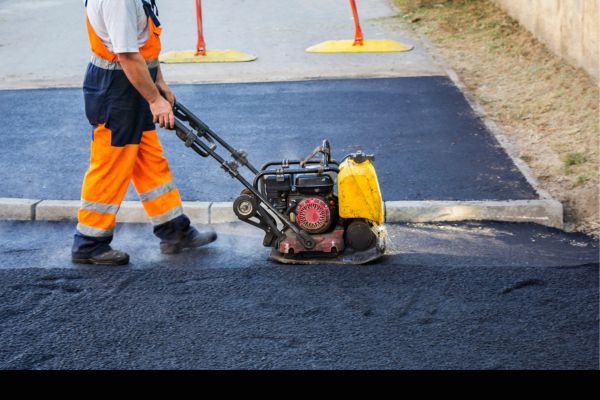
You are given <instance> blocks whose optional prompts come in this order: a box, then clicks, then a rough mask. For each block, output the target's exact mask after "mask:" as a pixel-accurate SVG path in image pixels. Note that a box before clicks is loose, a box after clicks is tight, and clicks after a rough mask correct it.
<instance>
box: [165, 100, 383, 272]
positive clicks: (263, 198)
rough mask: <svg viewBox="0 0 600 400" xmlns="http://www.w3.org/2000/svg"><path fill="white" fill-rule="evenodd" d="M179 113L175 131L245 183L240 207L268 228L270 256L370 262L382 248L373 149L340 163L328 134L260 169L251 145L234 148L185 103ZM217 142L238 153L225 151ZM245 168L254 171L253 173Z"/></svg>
mask: <svg viewBox="0 0 600 400" xmlns="http://www.w3.org/2000/svg"><path fill="white" fill-rule="evenodd" d="M173 112H174V114H175V132H176V134H177V136H178V137H179V138H180V139H181V140H182V141H184V142H185V145H186V146H187V147H190V148H191V149H192V150H194V151H195V152H196V153H198V154H199V155H201V156H202V157H209V156H210V157H212V158H214V159H215V160H216V161H217V162H218V163H219V164H221V167H222V168H223V169H224V170H225V171H226V172H227V173H229V175H231V177H232V178H235V179H237V180H238V181H239V182H240V183H241V184H242V185H243V186H244V189H243V190H242V192H241V193H240V195H239V196H238V197H237V198H236V199H235V201H234V202H233V212H234V213H235V215H236V216H237V217H238V218H239V219H240V220H242V221H244V222H246V223H248V224H250V225H253V226H255V227H257V228H260V229H262V230H263V231H264V232H265V236H264V239H263V245H264V246H266V247H271V248H272V250H271V255H270V257H269V258H270V259H271V260H274V261H277V262H280V263H286V264H318V263H341V264H364V263H367V262H369V261H373V260H376V259H378V258H380V257H381V256H382V255H383V253H384V251H385V228H384V226H383V220H384V209H383V201H382V197H381V191H380V189H379V183H378V181H377V175H376V173H375V168H374V167H373V164H372V161H373V159H374V157H373V156H372V155H367V154H364V153H362V152H361V151H358V152H356V153H353V154H349V155H348V156H346V157H345V158H344V159H343V160H342V162H341V163H340V162H338V161H336V160H334V159H332V158H331V147H330V144H329V142H328V141H327V140H324V141H323V143H322V144H321V145H320V146H318V147H317V148H316V149H314V150H313V151H312V152H311V153H310V154H309V155H308V156H307V157H306V158H304V159H303V160H282V161H269V162H267V163H265V164H264V165H263V166H262V168H260V169H257V168H256V167H254V165H252V164H251V163H250V162H249V161H248V157H247V154H246V152H244V151H238V150H236V149H234V148H233V147H231V146H230V145H229V144H228V143H227V142H225V141H224V140H223V139H222V138H221V137H220V136H218V135H217V134H216V133H215V132H213V131H212V130H211V129H210V128H209V127H208V126H207V125H206V124H205V123H204V122H202V121H201V120H200V119H199V118H198V117H196V116H195V115H194V114H193V113H192V112H190V111H189V110H188V109H187V108H186V107H184V106H183V105H182V104H181V103H176V104H175V105H174V107H173ZM218 145H221V146H222V147H223V148H225V149H226V150H227V151H228V152H229V153H230V154H231V157H232V158H233V159H232V160H230V161H227V160H225V159H224V158H223V157H221V156H220V155H219V154H218V153H217V151H216V150H217V147H218ZM241 167H245V168H247V169H248V170H249V171H250V172H251V173H252V174H253V175H254V177H253V178H252V179H251V180H248V179H246V178H245V177H244V176H243V175H242V174H241V173H240V169H241ZM336 184H337V185H336Z"/></svg>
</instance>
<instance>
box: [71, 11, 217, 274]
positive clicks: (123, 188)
mask: <svg viewBox="0 0 600 400" xmlns="http://www.w3.org/2000/svg"><path fill="white" fill-rule="evenodd" d="M85 11H86V24H87V31H88V37H89V41H90V46H91V50H92V58H91V61H90V63H89V64H88V67H87V71H86V74H85V79H84V83H83V93H84V100H85V113H86V116H87V119H88V120H89V122H90V124H91V125H92V127H93V129H92V139H91V146H90V150H91V156H90V164H89V168H88V170H87V172H86V174H85V177H84V179H83V185H82V190H81V207H80V209H79V212H78V215H77V217H78V224H77V229H76V232H75V238H74V243H73V248H72V261H73V262H74V263H84V264H96V265H124V264H127V263H128V262H129V255H128V254H127V253H125V252H123V251H119V250H115V249H112V248H111V246H110V242H111V241H112V238H113V232H114V229H115V222H116V215H117V211H118V210H119V207H120V205H121V202H122V201H123V198H124V197H125V194H126V193H127V188H128V187H129V182H130V181H133V185H134V187H135V189H136V191H137V193H138V195H139V198H140V200H141V202H142V205H143V206H144V209H145V211H146V213H147V214H148V216H149V217H150V220H151V221H152V223H153V225H154V234H155V235H156V236H158V238H159V239H160V250H161V252H162V253H166V254H173V253H177V252H180V251H181V250H184V249H187V248H195V247H200V246H203V245H205V244H208V243H210V242H212V241H214V240H216V238H217V235H216V233H215V232H214V231H212V230H205V231H203V232H199V231H198V230H196V229H195V228H194V227H193V226H191V225H190V219H189V218H188V217H187V216H186V215H185V214H184V213H183V210H182V207H181V198H180V195H179V191H178V190H177V186H176V185H175V183H174V181H173V176H172V174H171V171H170V169H169V164H168V162H167V159H166V158H165V157H164V155H163V149H162V146H161V144H160V142H159V140H158V135H157V132H156V126H155V124H156V123H158V124H159V126H160V127H161V128H167V129H173V128H174V124H175V121H174V115H173V108H172V107H173V104H174V103H175V95H174V94H173V92H172V91H171V89H170V88H169V86H168V85H167V84H166V82H165V79H164V77H163V74H162V72H161V70H160V64H159V62H158V55H159V53H160V33H161V30H162V27H161V26H160V22H159V21H158V18H157V15H158V10H157V8H156V4H155V1H154V0H150V1H149V2H148V1H146V0H86V1H85Z"/></svg>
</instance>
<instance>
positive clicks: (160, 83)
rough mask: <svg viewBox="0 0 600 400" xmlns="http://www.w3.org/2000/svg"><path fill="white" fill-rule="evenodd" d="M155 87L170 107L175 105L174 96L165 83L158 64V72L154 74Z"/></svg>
mask: <svg viewBox="0 0 600 400" xmlns="http://www.w3.org/2000/svg"><path fill="white" fill-rule="evenodd" d="M156 87H157V88H158V91H159V92H160V94H162V96H163V97H164V98H165V99H167V101H168V102H169V103H171V106H173V105H175V95H174V94H173V92H172V91H171V88H169V85H167V82H165V78H164V77H163V74H162V71H161V69H160V64H158V72H157V73H156Z"/></svg>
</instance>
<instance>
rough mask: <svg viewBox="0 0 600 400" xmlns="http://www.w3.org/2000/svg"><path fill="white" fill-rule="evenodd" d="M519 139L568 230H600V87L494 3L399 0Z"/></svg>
mask: <svg viewBox="0 0 600 400" xmlns="http://www.w3.org/2000/svg"><path fill="white" fill-rule="evenodd" d="M394 1H395V3H396V5H397V6H398V8H399V9H400V14H399V15H398V16H397V18H399V19H401V20H403V21H405V22H406V25H408V26H409V28H410V29H411V30H413V31H415V32H416V33H418V34H420V35H423V36H426V37H427V38H429V40H430V41H431V42H432V43H433V44H434V46H435V47H436V48H437V50H438V51H439V53H440V55H441V56H442V57H443V59H444V60H445V61H446V62H447V63H448V64H449V65H450V67H451V68H452V69H454V70H455V71H456V73H457V74H458V75H459V77H460V79H461V81H462V82H463V83H464V84H465V86H466V87H467V89H468V90H469V92H470V93H471V95H473V96H474V97H475V98H476V99H477V101H478V102H479V104H480V105H481V106H482V107H483V109H484V110H485V112H486V114H487V116H488V117H489V118H490V119H492V120H493V121H494V122H495V123H496V124H497V125H498V126H499V127H500V128H501V129H502V131H503V132H504V133H505V135H506V136H507V137H508V138H509V139H510V140H511V141H512V142H513V144H514V145H515V146H516V148H517V149H518V152H519V156H520V158H521V159H522V160H523V161H525V162H526V163H527V164H528V165H529V167H530V168H531V170H532V172H533V174H534V175H535V177H536V178H537V180H538V181H539V183H540V186H541V188H542V189H544V190H546V191H547V192H549V193H550V194H551V195H552V196H553V197H555V198H556V199H558V200H560V201H561V202H562V203H563V205H564V207H565V222H566V227H567V229H568V230H577V231H583V232H587V233H591V234H594V235H595V236H599V235H600V216H599V197H598V191H599V169H598V168H599V147H600V144H599V138H600V120H599V114H598V112H599V98H600V94H599V89H598V88H599V87H598V83H597V82H594V81H593V80H592V78H590V77H589V76H588V75H587V74H586V73H585V72H584V71H583V70H581V69H577V68H574V67H572V66H571V65H569V64H568V63H566V62H565V61H564V60H562V59H561V58H560V57H558V56H556V55H554V54H553V53H551V52H550V51H549V50H548V49H547V48H546V47H545V46H544V45H543V44H541V43H540V42H539V41H537V40H536V39H535V37H534V36H533V35H531V34H530V33H529V32H528V31H527V30H525V29H524V28H522V27H521V26H520V25H519V24H518V22H517V21H515V20H514V19H512V18H511V17H509V16H508V15H507V14H506V13H505V12H504V11H502V10H501V9H500V8H498V7H497V6H496V5H495V4H493V3H492V2H491V1H488V0H394Z"/></svg>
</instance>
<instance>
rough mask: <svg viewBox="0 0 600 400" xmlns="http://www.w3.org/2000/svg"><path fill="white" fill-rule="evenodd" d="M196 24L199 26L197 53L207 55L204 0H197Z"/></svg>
mask: <svg viewBox="0 0 600 400" xmlns="http://www.w3.org/2000/svg"><path fill="white" fill-rule="evenodd" d="M196 25H197V26H198V41H197V42H196V55H197V56H205V55H206V43H204V33H203V32H202V0H196Z"/></svg>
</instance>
